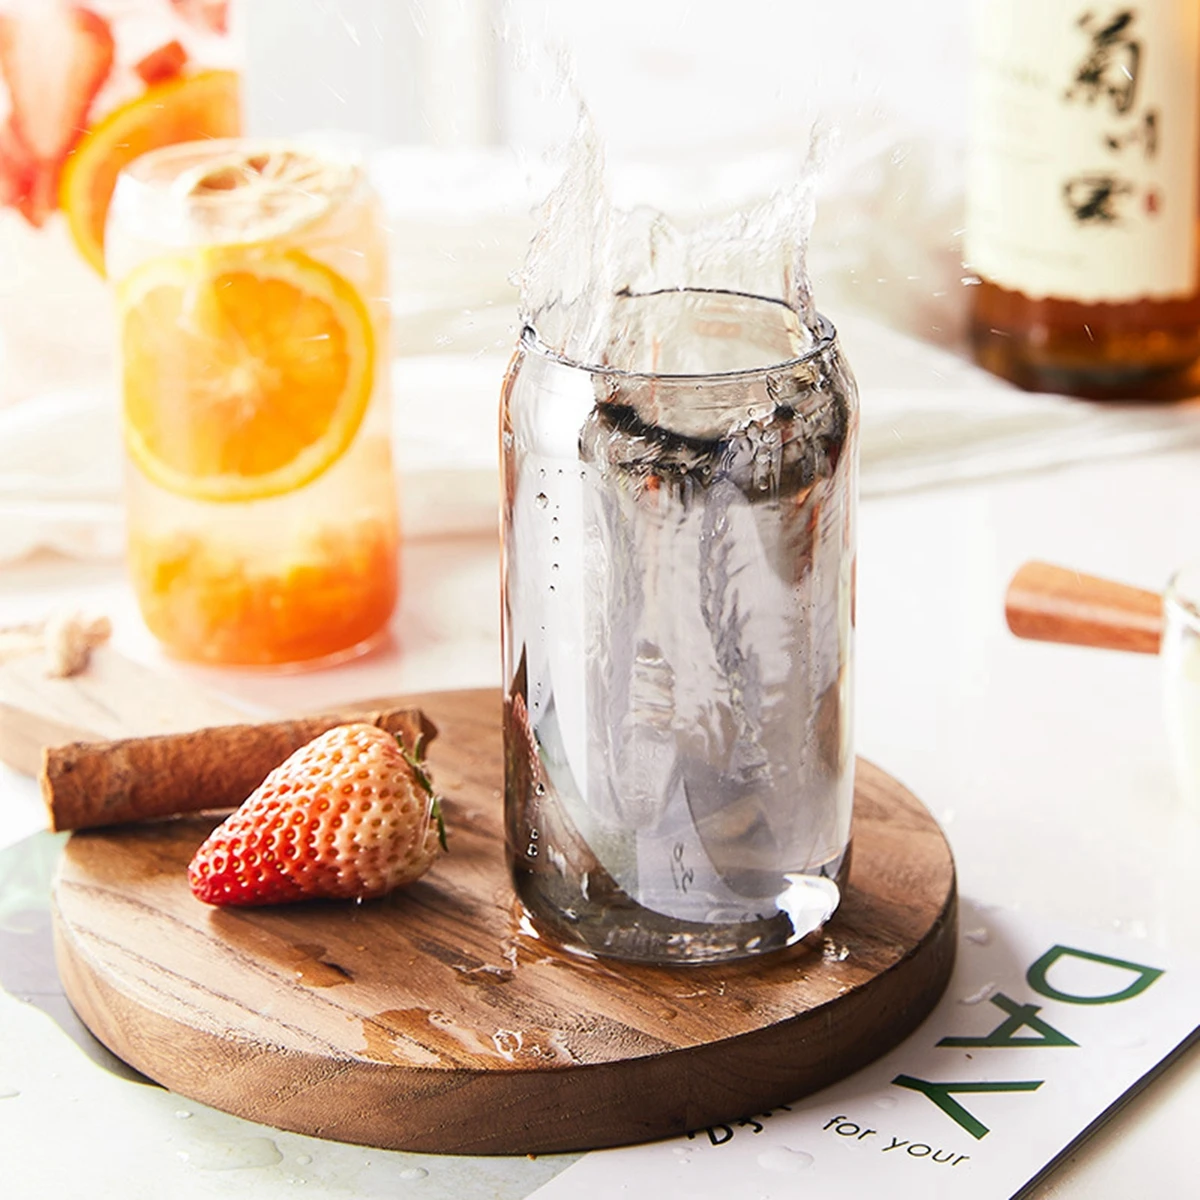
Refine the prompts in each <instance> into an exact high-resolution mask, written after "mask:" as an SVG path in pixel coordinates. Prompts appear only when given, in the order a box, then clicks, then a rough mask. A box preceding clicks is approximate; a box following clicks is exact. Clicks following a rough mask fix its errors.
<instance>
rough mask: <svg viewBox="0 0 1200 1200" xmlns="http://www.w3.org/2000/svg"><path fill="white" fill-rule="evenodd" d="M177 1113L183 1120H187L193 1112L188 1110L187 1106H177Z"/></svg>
mask: <svg viewBox="0 0 1200 1200" xmlns="http://www.w3.org/2000/svg"><path fill="white" fill-rule="evenodd" d="M175 1115H176V1116H177V1117H178V1118H179V1119H180V1120H181V1121H186V1120H187V1119H188V1117H190V1116H191V1115H192V1114H191V1113H190V1112H188V1110H187V1109H186V1108H177V1109H176V1110H175Z"/></svg>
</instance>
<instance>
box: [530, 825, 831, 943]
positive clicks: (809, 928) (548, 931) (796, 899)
mask: <svg viewBox="0 0 1200 1200" xmlns="http://www.w3.org/2000/svg"><path fill="white" fill-rule="evenodd" d="M849 871H850V848H849V847H847V849H846V852H845V853H844V854H843V855H842V857H841V859H840V861H839V862H838V863H837V864H836V866H835V868H834V869H831V870H830V871H829V873H828V874H820V875H792V876H790V877H789V878H788V881H787V885H786V887H785V888H784V890H783V891H782V892H781V893H780V894H779V895H778V896H777V897H775V899H774V903H775V906H776V910H777V911H776V912H775V913H774V914H773V915H771V916H768V917H760V918H758V919H756V920H749V921H746V920H738V921H724V922H722V921H716V922H698V921H682V920H680V919H679V918H677V917H672V916H667V915H665V914H663V913H658V912H654V911H653V910H651V909H649V908H646V907H645V906H644V905H641V904H638V903H637V902H636V901H635V900H633V899H632V898H631V897H630V896H628V895H626V894H625V893H623V892H619V891H615V892H614V893H612V894H610V895H607V896H605V897H603V898H602V899H589V900H586V901H585V900H581V899H580V897H579V893H578V891H573V892H572V895H571V897H569V898H568V897H567V896H565V895H564V896H558V895H556V894H555V893H556V888H555V887H554V883H553V881H552V880H550V879H548V878H547V877H546V876H544V875H537V874H533V873H531V872H527V871H523V870H517V871H516V872H515V876H514V883H515V888H516V893H517V899H518V901H519V902H520V905H521V907H522V908H523V909H524V912H525V915H526V916H527V917H528V918H529V921H530V923H531V924H532V925H533V927H534V929H536V930H537V931H538V933H539V935H542V936H545V937H547V938H549V939H551V940H553V941H554V942H557V943H558V944H559V945H560V946H562V947H563V948H564V949H566V950H568V951H570V952H572V953H576V954H583V955H587V956H590V957H597V958H614V959H619V960H622V961H624V962H633V963H645V964H652V965H658V966H705V965H708V964H713V963H722V962H730V961H735V960H737V959H746V958H756V957H758V956H760V955H763V954H769V953H771V952H773V951H776V950H782V949H784V948H786V947H788V946H794V945H795V944H796V943H797V942H799V941H801V940H802V939H804V938H806V937H808V936H809V935H810V934H813V933H816V932H817V931H818V930H820V929H821V928H822V927H823V926H824V925H825V924H826V923H827V922H828V921H829V919H830V918H831V917H832V916H833V914H834V912H835V911H836V909H837V907H838V904H839V903H840V901H841V898H842V895H843V893H844V891H845V887H846V879H847V876H848V875H849ZM562 883H563V889H564V891H565V890H566V889H567V887H568V885H567V884H566V881H562Z"/></svg>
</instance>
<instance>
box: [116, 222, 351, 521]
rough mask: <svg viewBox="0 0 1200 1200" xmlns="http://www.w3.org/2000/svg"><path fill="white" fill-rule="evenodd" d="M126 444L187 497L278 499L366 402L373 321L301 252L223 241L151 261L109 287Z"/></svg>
mask: <svg viewBox="0 0 1200 1200" xmlns="http://www.w3.org/2000/svg"><path fill="white" fill-rule="evenodd" d="M117 305H118V311H119V318H120V336H121V352H122V375H123V380H122V381H123V398H124V410H125V422H124V427H125V440H126V445H127V447H128V450H129V454H130V457H131V458H132V459H133V461H134V462H135V463H136V464H137V465H138V467H139V468H140V469H141V470H142V472H143V473H144V474H145V475H146V476H147V477H148V478H149V479H151V480H153V481H154V482H155V483H157V484H158V485H159V486H160V487H163V488H166V489H167V490H168V491H171V492H174V493H176V494H177V495H181V496H187V497H190V498H192V499H195V500H211V501H229V502H232V501H248V500H259V499H264V498H266V497H270V496H279V495H283V494H285V493H287V492H292V491H295V490H296V489H297V488H300V487H303V486H304V485H305V484H307V483H309V482H311V481H312V480H313V479H315V478H317V476H319V475H321V474H322V473H323V472H324V471H326V470H327V469H328V468H329V467H330V466H332V464H333V463H335V462H336V461H337V460H338V459H339V458H340V457H341V455H342V454H343V453H344V452H345V451H346V449H347V448H348V447H349V445H350V443H351V442H352V441H353V439H354V435H355V433H356V432H357V431H358V428H359V426H360V425H361V424H362V419H363V415H364V413H365V412H366V409H367V404H368V402H369V401H370V398H371V388H372V382H373V378H374V359H375V347H374V338H373V335H372V330H371V318H370V314H369V313H368V311H367V307H366V305H365V303H364V302H363V299H362V297H361V296H360V295H359V293H358V292H357V290H356V289H355V288H354V286H353V285H352V284H351V283H349V281H347V280H346V279H345V278H343V277H342V276H341V275H339V274H338V273H337V272H336V271H334V270H332V269H331V268H329V267H327V266H326V265H325V264H324V263H321V262H318V261H317V260H316V259H314V258H311V257H309V256H308V255H307V254H304V253H303V252H302V251H299V250H288V251H272V250H270V249H266V248H263V247H262V246H226V247H219V248H216V249H206V250H202V251H198V252H196V253H193V254H184V255H178V256H168V257H164V258H158V259H153V260H151V261H150V262H147V263H145V264H143V265H142V266H141V267H139V268H138V269H137V270H135V271H134V272H133V273H132V274H131V275H130V276H129V277H128V278H127V279H126V280H125V281H124V283H122V285H121V286H120V288H119V289H118V292H117Z"/></svg>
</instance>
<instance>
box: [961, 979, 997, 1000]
mask: <svg viewBox="0 0 1200 1200" xmlns="http://www.w3.org/2000/svg"><path fill="white" fill-rule="evenodd" d="M995 990H996V985H995V984H994V983H985V984H984V985H983V987H981V988H980V989H979V990H978V991H976V992H971V993H969V994H968V995H966V996H959V998H958V1002H959V1004H982V1003H983V1002H984V1001H985V1000H987V999H988V998H989V997H990V996H991V994H992V993H993V992H994V991H995Z"/></svg>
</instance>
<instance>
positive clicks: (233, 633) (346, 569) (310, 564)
mask: <svg viewBox="0 0 1200 1200" xmlns="http://www.w3.org/2000/svg"><path fill="white" fill-rule="evenodd" d="M129 568H130V574H131V576H132V579H133V586H134V590H135V591H136V593H137V597H138V602H139V604H140V605H141V609H142V615H143V617H144V618H145V620H146V624H147V625H148V626H149V627H150V630H151V632H152V633H153V634H154V635H155V636H156V637H157V638H158V639H159V640H160V641H162V642H163V643H164V644H165V645H166V646H167V647H168V648H169V649H170V650H171V651H172V652H173V653H175V654H177V655H179V656H180V657H182V658H188V659H192V660H195V661H198V662H210V663H225V664H230V665H244V666H271V665H278V664H282V663H300V662H304V661H307V660H312V659H321V658H326V657H328V656H330V655H334V654H339V653H341V652H344V651H346V650H348V649H350V648H352V647H355V646H358V645H360V644H362V643H364V642H366V641H368V640H369V639H370V638H372V637H373V636H374V635H375V634H376V633H378V632H379V630H380V629H381V628H382V627H383V626H384V625H385V624H386V623H387V620H388V617H389V616H390V615H391V612H392V609H393V607H394V606H395V603H396V594H397V584H398V573H397V536H396V528H395V525H394V524H390V523H388V522H384V521H367V522H363V523H362V524H360V525H358V526H354V527H350V528H339V529H338V530H337V531H336V533H334V532H330V533H328V534H325V535H318V536H316V537H315V538H313V539H312V540H311V541H310V543H309V544H308V546H307V548H306V552H305V553H304V554H303V555H302V556H301V557H299V558H297V559H296V561H294V562H293V563H292V564H291V565H289V566H287V567H286V568H284V569H282V570H275V571H273V570H270V569H260V568H256V567H255V566H254V565H253V564H252V563H250V562H247V561H246V560H238V559H234V558H231V557H229V556H228V555H223V554H221V553H220V551H219V550H218V549H216V548H214V547H213V546H211V545H210V544H209V543H208V542H206V541H205V540H203V539H200V538H196V537H188V536H186V535H183V536H176V537H167V538H162V539H156V538H153V537H143V538H137V537H135V538H133V539H132V540H131V543H130V547H129Z"/></svg>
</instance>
